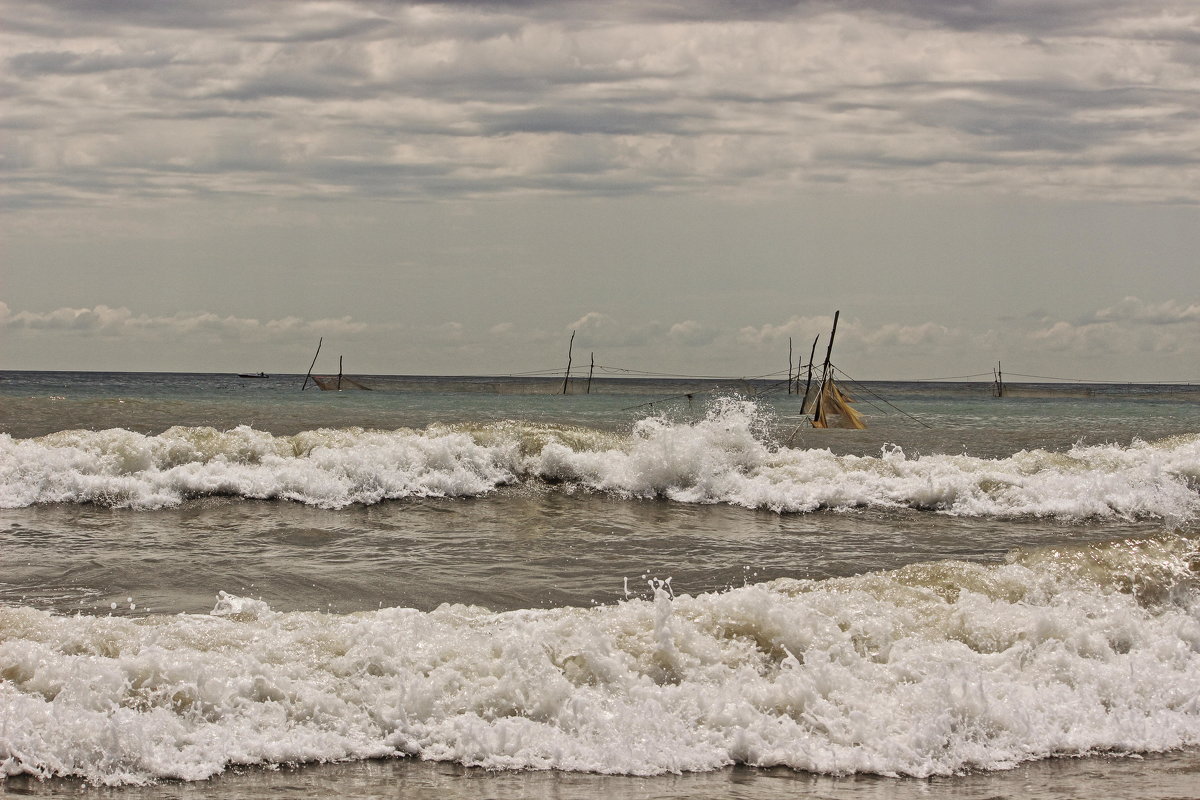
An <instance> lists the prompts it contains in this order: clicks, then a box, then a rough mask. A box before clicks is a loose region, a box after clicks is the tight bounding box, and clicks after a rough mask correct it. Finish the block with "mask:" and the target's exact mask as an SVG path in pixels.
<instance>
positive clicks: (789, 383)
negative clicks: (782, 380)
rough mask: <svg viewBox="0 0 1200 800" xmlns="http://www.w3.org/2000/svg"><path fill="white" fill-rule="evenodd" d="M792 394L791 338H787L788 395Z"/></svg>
mask: <svg viewBox="0 0 1200 800" xmlns="http://www.w3.org/2000/svg"><path fill="white" fill-rule="evenodd" d="M791 393H792V337H790V336H789V337H788V394H791Z"/></svg>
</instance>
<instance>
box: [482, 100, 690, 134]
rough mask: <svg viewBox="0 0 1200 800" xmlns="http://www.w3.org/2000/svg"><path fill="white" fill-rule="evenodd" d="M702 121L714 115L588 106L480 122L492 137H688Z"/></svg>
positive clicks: (535, 110) (504, 115)
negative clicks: (538, 134)
mask: <svg viewBox="0 0 1200 800" xmlns="http://www.w3.org/2000/svg"><path fill="white" fill-rule="evenodd" d="M701 119H704V120H711V115H699V114H684V113H681V112H668V111H647V110H642V109H631V108H626V107H622V106H613V105H605V104H600V105H591V104H589V105H586V106H576V107H558V108H545V107H539V108H531V109H528V110H522V111H508V112H502V113H493V114H485V115H483V117H482V119H481V120H480V123H481V127H482V129H483V132H484V133H486V134H488V135H491V136H495V135H500V134H506V133H518V132H524V133H572V134H582V133H602V134H607V135H610V136H622V135H646V134H651V133H671V134H686V133H687V132H688V131H689V129H690V128H692V127H693V126H692V125H690V124H689V123H692V122H696V121H700V120H701Z"/></svg>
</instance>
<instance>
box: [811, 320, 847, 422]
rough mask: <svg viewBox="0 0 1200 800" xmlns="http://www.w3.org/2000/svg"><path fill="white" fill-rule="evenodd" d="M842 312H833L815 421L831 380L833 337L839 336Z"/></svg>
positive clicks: (814, 407) (814, 415) (815, 404)
mask: <svg viewBox="0 0 1200 800" xmlns="http://www.w3.org/2000/svg"><path fill="white" fill-rule="evenodd" d="M841 313H842V312H841V311H834V312H833V329H832V330H830V331H829V347H827V348H826V349H825V365H824V366H823V367H822V368H821V386H820V387H819V388H818V389H817V402H816V403H814V404H813V419H814V420H815V419H817V418H818V417H820V416H821V397H822V396H824V394H825V381H827V380H829V359H830V357H831V356H832V355H833V337H834V336H836V335H837V324H838V317H839V316H840V315H841Z"/></svg>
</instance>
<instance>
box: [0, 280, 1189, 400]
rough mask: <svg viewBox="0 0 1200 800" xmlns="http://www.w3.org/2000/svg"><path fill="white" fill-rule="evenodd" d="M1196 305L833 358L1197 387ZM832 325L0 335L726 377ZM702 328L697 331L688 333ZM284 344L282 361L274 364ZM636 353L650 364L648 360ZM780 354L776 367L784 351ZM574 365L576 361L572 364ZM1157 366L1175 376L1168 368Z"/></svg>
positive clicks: (849, 321)
mask: <svg viewBox="0 0 1200 800" xmlns="http://www.w3.org/2000/svg"><path fill="white" fill-rule="evenodd" d="M1198 312H1200V303H1192V304H1186V303H1179V302H1171V303H1165V304H1161V303H1160V304H1154V303H1146V302H1144V301H1142V300H1140V299H1138V298H1136V297H1127V298H1124V299H1123V300H1122V301H1121V302H1120V303H1118V304H1116V305H1115V306H1113V307H1110V308H1104V309H1098V310H1097V311H1096V312H1095V313H1094V314H1092V315H1090V318H1089V319H1087V320H1082V321H1074V322H1071V321H1067V320H1055V319H1051V318H1043V319H1039V320H1031V321H1029V322H1027V323H1026V324H1025V326H1024V327H1023V328H1021V329H1016V330H1014V329H1008V330H1005V331H1004V332H1003V335H1002V336H1001V335H1000V334H999V333H998V331H996V330H990V329H989V330H983V331H976V332H971V331H965V330H961V329H957V328H954V327H950V326H947V325H944V324H941V323H939V322H937V321H929V322H925V323H921V324H918V325H898V324H895V323H884V324H868V323H865V322H863V321H862V320H861V319H857V318H855V317H853V316H852V315H843V317H842V318H841V320H840V321H839V326H838V331H837V339H836V352H837V357H836V358H835V359H834V360H835V361H836V362H837V363H839V364H841V365H842V366H844V367H845V368H846V369H847V370H848V371H851V372H853V373H856V374H855V377H858V378H861V379H876V378H887V379H902V380H903V379H909V380H929V379H935V378H956V377H961V376H959V375H955V374H920V375H903V374H898V373H897V372H896V370H895V369H894V368H892V367H889V366H888V365H889V364H893V363H895V362H896V361H897V360H898V359H900V358H901V357H902V356H903V357H904V358H905V359H906V360H907V361H909V362H912V361H915V363H917V364H922V365H923V366H925V367H926V368H931V367H933V366H934V365H941V366H952V367H958V368H960V369H961V368H979V369H990V368H991V366H992V364H993V363H994V360H995V359H996V358H998V357H999V358H1003V359H1004V360H1006V361H1007V362H1008V367H1009V369H1011V370H1014V371H1019V370H1020V369H1022V368H1027V369H1041V368H1042V367H1041V365H1042V364H1044V363H1045V355H1046V354H1047V353H1049V354H1051V355H1053V356H1054V357H1055V358H1057V359H1059V363H1062V361H1063V358H1062V357H1064V356H1065V357H1066V359H1067V360H1068V361H1069V362H1072V363H1080V364H1086V365H1093V366H1095V368H1097V369H1098V370H1099V371H1098V372H1097V373H1095V374H1091V375H1083V376H1080V375H1050V376H1048V377H1062V378H1079V377H1082V378H1088V379H1095V380H1111V381H1118V382H1120V381H1126V380H1144V381H1153V380H1160V381H1196V382H1200V375H1192V374H1181V369H1185V367H1184V368H1181V366H1180V365H1191V366H1192V367H1194V366H1195V365H1196V364H1198V363H1200V335H1198V334H1200V313H1198ZM832 322H833V318H832V316H828V317H821V316H818V317H803V318H802V317H793V318H791V319H788V320H784V321H781V322H779V323H773V324H767V325H763V326H761V327H759V328H746V327H742V328H721V327H719V326H713V325H708V326H700V325H699V323H696V322H694V321H691V320H687V321H680V322H673V323H665V322H658V321H649V322H646V323H642V324H630V323H627V322H623V321H622V320H620V319H618V318H616V317H613V316H610V315H608V314H604V313H601V312H598V311H593V312H589V313H588V314H586V315H585V316H584V317H583V318H581V319H580V320H577V321H576V322H575V323H573V324H572V325H571V326H569V327H567V328H563V329H558V330H554V329H544V328H538V327H531V326H521V325H519V324H517V323H514V322H509V323H503V324H502V325H498V326H490V327H484V326H479V327H474V326H471V325H468V324H464V323H460V322H447V323H445V324H443V325H439V326H435V327H432V328H427V329H420V328H418V327H415V326H410V325H405V324H400V323H365V322H361V321H356V320H354V319H353V318H351V317H343V318H336V319H316V320H302V319H299V318H297V317H287V318H282V319H268V320H259V319H250V318H242V317H234V316H221V315H217V314H212V313H208V312H190V313H179V314H174V315H170V316H151V315H146V314H136V313H134V312H132V311H130V310H129V309H127V308H115V309H114V308H109V307H107V306H96V307H94V308H59V309H53V310H50V311H45V312H33V311H27V310H21V311H14V310H12V309H10V308H8V306H7V305H5V304H4V303H0V332H2V333H3V334H4V335H5V342H6V350H7V351H8V352H7V353H5V354H4V355H5V357H6V361H7V362H8V363H9V364H10V365H12V366H10V368H14V369H40V368H51V367H46V366H45V365H40V364H38V363H36V362H35V361H32V360H31V359H30V358H28V357H25V356H24V355H23V350H24V345H25V344H26V343H27V342H28V341H30V340H31V338H32V337H35V336H36V337H39V338H47V337H48V338H51V339H54V340H57V341H58V342H60V343H67V344H68V345H69V347H70V349H72V350H73V351H74V352H76V353H77V354H78V356H79V358H80V359H81V360H80V361H79V362H77V363H74V364H72V365H70V367H69V368H76V369H78V368H85V367H83V366H82V365H83V364H87V363H94V364H97V365H99V366H97V367H95V368H97V369H113V370H128V371H142V370H145V369H163V368H164V367H162V366H161V364H162V363H170V362H172V361H173V360H175V359H178V358H179V357H180V354H182V353H195V352H198V351H197V344H203V345H205V346H206V347H207V348H208V349H207V352H209V353H211V355H212V358H210V359H207V360H203V363H192V364H188V363H183V364H181V365H180V366H179V369H180V370H182V371H206V370H213V371H222V369H226V370H227V369H229V366H228V364H229V363H230V361H231V359H233V358H243V359H244V358H246V357H247V356H245V355H244V354H246V353H252V354H254V357H259V356H260V355H263V354H269V356H268V358H269V360H270V361H271V362H272V363H270V364H265V363H264V364H262V365H261V366H260V365H258V364H253V365H250V366H254V367H255V368H256V369H258V368H269V369H270V370H271V371H276V372H295V371H296V370H297V367H298V366H299V361H296V360H295V359H296V358H298V357H299V356H301V355H303V354H304V353H305V352H310V348H311V347H312V346H314V345H315V343H316V341H317V339H318V338H324V339H325V341H326V345H327V347H328V348H330V349H327V350H326V353H327V354H328V353H329V352H337V351H339V350H340V352H343V353H347V354H349V355H350V357H351V360H352V362H353V363H354V364H355V369H356V370H357V371H359V372H364V373H379V374H391V373H394V374H413V373H414V372H429V371H430V369H431V368H435V367H436V370H435V371H438V372H441V373H444V374H497V373H499V374H508V373H513V372H520V371H525V370H529V369H551V370H552V369H561V368H562V367H563V365H564V364H565V360H566V346H567V343H568V340H569V337H570V334H571V333H572V332H574V333H575V344H574V346H575V351H574V352H575V357H576V359H581V358H582V354H584V353H588V352H592V353H594V354H596V355H597V363H598V364H603V365H604V366H605V367H611V368H615V369H621V368H630V369H634V370H645V371H651V372H661V373H664V374H679V373H680V372H681V371H683V370H690V373H689V374H697V375H699V374H704V375H712V374H716V373H714V368H715V367H729V366H731V365H741V366H742V367H743V369H742V370H741V371H738V370H734V371H727V372H725V373H723V374H727V375H728V376H729V377H744V376H747V375H749V374H752V373H753V374H771V373H773V372H774V371H775V370H774V368H776V367H778V362H779V361H780V360H781V357H782V356H783V354H785V353H786V352H787V346H788V339H789V337H790V338H791V339H792V345H793V353H794V358H795V360H804V361H807V351H808V349H809V346H810V345H811V343H812V340H813V338H814V337H817V336H819V337H820V340H819V343H818V354H817V360H818V361H819V360H820V359H821V356H822V354H823V353H824V349H825V347H826V345H827V343H828V340H827V337H828V331H829V329H830V326H831V325H832ZM700 328H703V334H701V333H698V332H697V329H700ZM130 348H133V349H134V350H133V352H131V350H130ZM143 348H148V353H149V357H150V358H152V359H157V360H156V361H155V363H154V364H151V365H147V364H145V363H140V362H139V359H140V358H142V354H144V353H146V352H147V351H146V350H144V349H143ZM998 348H1002V349H998ZM173 351H175V352H174V353H173ZM914 352H915V353H917V354H918V355H916V356H914ZM285 353H286V354H287V356H286V357H287V358H288V359H291V363H286V362H285V361H284V360H283V358H284V357H285V356H284V354H285ZM1119 355H1135V356H1138V357H1139V358H1143V359H1145V360H1146V361H1147V363H1148V364H1150V365H1152V370H1153V371H1146V372H1143V373H1139V374H1138V375H1133V376H1130V375H1122V374H1119V373H1116V372H1114V371H1113V370H1112V369H1111V367H1106V366H1105V364H1106V362H1108V363H1110V364H1111V363H1115V362H1113V359H1114V357H1116V356H1119ZM647 358H656V359H660V360H659V361H655V362H654V363H648V362H647V360H646V359H647ZM164 359H165V361H164ZM539 359H540V361H539ZM1155 359H1159V360H1158V361H1157V362H1156V361H1155ZM300 360H303V359H300ZM783 362H784V363H785V364H786V358H783ZM579 363H583V362H582V361H578V360H577V362H576V364H577V365H578V364H579ZM405 364H410V365H411V364H419V365H421V368H420V369H407V370H406V369H403V368H402V367H403V365H405ZM1026 365H1029V366H1026ZM1168 365H1170V367H1169V368H1170V369H1173V370H1174V371H1172V372H1170V373H1168V372H1166V371H1165V370H1166V369H1167V368H1168ZM245 368H249V366H246V367H245ZM779 369H780V370H782V369H783V368H782V367H779ZM969 374H970V375H978V374H983V373H976V372H970V373H969ZM1014 374H1015V373H1014Z"/></svg>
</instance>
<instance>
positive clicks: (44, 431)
mask: <svg viewBox="0 0 1200 800" xmlns="http://www.w3.org/2000/svg"><path fill="white" fill-rule="evenodd" d="M302 380H303V379H302V376H286V377H282V378H270V379H239V378H236V377H234V376H220V375H178V374H137V375H130V374H105V373H12V372H10V373H3V374H2V375H0V793H3V792H5V791H8V790H15V791H19V792H21V793H25V792H32V793H35V794H45V795H57V794H71V793H73V792H76V791H81V790H82V787H84V786H85V785H86V786H92V787H95V786H108V787H114V788H113V789H112V790H111V791H113V792H114V793H115V794H114V796H120V797H130V798H132V797H168V796H172V797H173V796H182V794H181V793H183V794H186V793H188V792H194V791H200V790H214V791H215V790H217V789H219V790H220V792H221V793H222V794H224V795H228V796H241V797H265V796H268V795H272V794H278V793H279V792H281V791H282V792H285V793H286V792H287V791H305V792H308V793H318V794H339V795H345V796H359V797H369V796H377V795H379V794H389V795H395V794H397V793H403V794H409V795H411V794H414V793H416V794H420V793H429V794H431V795H434V794H436V795H438V796H440V797H472V796H480V795H490V796H514V797H515V796H545V797H584V798H595V797H618V796H678V797H684V796H702V795H709V796H745V797H774V796H782V795H784V794H793V793H796V792H805V791H817V792H820V793H822V794H824V795H826V796H836V797H842V796H845V797H884V796H888V797H892V796H912V797H918V796H919V797H925V796H930V794H931V793H933V794H935V795H936V794H938V793H942V794H940V795H939V796H980V797H984V796H995V795H1006V794H1016V793H1021V794H1028V795H1029V796H1031V797H1037V796H1043V797H1059V796H1061V797H1067V796H1078V795H1079V794H1087V793H1096V792H1102V793H1113V792H1117V793H1121V794H1122V795H1123V796H1129V797H1133V796H1145V797H1158V796H1189V795H1191V794H1197V793H1200V750H1198V748H1200V584H1198V583H1197V576H1198V571H1200V524H1198V520H1200V389H1197V388H1196V387H1180V386H1175V387H1163V386H1142V387H1131V386H1092V387H1085V388H1079V387H1016V391H1013V392H1012V393H1011V394H1010V396H1008V397H1004V398H994V397H991V395H990V391H989V387H987V386H982V385H970V384H941V385H929V384H882V383H877V384H863V385H861V386H855V387H852V388H851V394H852V395H854V396H855V399H856V401H857V403H856V404H857V406H858V408H860V409H861V410H862V411H863V412H864V413H865V414H866V416H867V417H868V421H869V425H870V427H869V428H868V430H866V431H843V430H825V431H818V430H814V429H812V428H811V427H809V426H807V423H806V418H805V417H804V416H803V414H801V411H800V402H799V398H798V397H797V396H796V395H790V394H788V393H787V392H786V391H782V390H781V388H780V386H779V385H778V384H770V383H767V382H762V381H759V382H740V383H737V384H720V385H718V384H716V383H711V384H704V383H698V382H692V383H687V382H662V381H660V382H654V383H651V382H638V383H632V382H625V383H622V382H617V381H609V382H608V383H606V384H604V385H599V384H598V385H597V386H596V387H594V388H595V389H596V391H595V392H594V393H592V394H571V395H567V396H563V395H556V394H552V393H550V392H552V391H553V390H554V389H553V388H547V387H548V386H549V382H545V383H546V385H544V386H540V388H539V387H535V388H537V389H538V392H537V393H531V392H530V391H528V388H529V387H530V386H532V385H534V384H535V383H536V382H533V383H531V382H528V381H526V382H524V383H523V384H521V385H516V382H514V381H511V380H510V381H505V380H504V379H490V380H483V379H453V378H436V379H434V378H425V379H399V378H393V379H390V381H387V382H385V381H382V380H381V381H380V382H379V383H378V384H377V385H379V386H384V385H386V388H388V389H389V391H345V392H322V391H315V390H313V389H312V388H311V387H310V388H309V389H308V390H307V391H303V392H302V391H300V385H301V382H302ZM572 388H573V389H576V388H577V387H572ZM1064 758H1070V760H1069V761H1064V760H1063V759H1064ZM479 768H482V769H479ZM181 781H182V783H181ZM214 782H215V783H214ZM204 787H207V789H204ZM1122 787H1123V788H1122ZM106 791H108V790H106Z"/></svg>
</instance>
